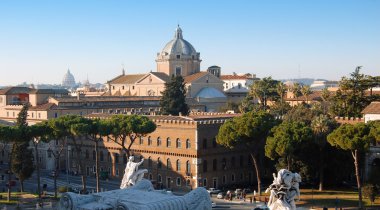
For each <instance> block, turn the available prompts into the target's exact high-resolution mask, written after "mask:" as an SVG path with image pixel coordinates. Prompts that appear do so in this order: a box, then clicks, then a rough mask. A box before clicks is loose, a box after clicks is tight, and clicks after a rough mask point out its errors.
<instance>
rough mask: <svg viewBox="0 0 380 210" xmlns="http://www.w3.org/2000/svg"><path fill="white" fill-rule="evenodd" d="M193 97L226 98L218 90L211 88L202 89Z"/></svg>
mask: <svg viewBox="0 0 380 210" xmlns="http://www.w3.org/2000/svg"><path fill="white" fill-rule="evenodd" d="M195 97H199V98H226V96H225V95H224V94H223V93H222V92H221V91H220V90H218V89H216V88H213V87H205V88H202V90H201V91H199V92H198V93H197V95H196V96H195Z"/></svg>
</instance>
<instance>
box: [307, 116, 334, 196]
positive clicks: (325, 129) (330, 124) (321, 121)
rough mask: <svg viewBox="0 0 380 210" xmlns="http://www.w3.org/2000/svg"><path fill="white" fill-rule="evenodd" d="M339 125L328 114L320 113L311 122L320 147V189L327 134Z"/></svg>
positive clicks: (321, 188) (321, 186)
mask: <svg viewBox="0 0 380 210" xmlns="http://www.w3.org/2000/svg"><path fill="white" fill-rule="evenodd" d="M336 127H337V123H336V121H334V120H332V119H330V118H329V117H328V116H327V115H322V114H321V115H319V116H318V117H316V118H314V119H313V121H312V122H311V128H312V130H313V133H314V142H315V144H316V146H317V147H318V148H319V162H318V164H319V191H322V190H323V179H324V168H325V161H324V158H325V148H326V144H327V135H328V134H329V133H331V132H332V131H333V130H334V129H335V128H336Z"/></svg>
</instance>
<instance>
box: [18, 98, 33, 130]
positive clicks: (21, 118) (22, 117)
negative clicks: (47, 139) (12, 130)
mask: <svg viewBox="0 0 380 210" xmlns="http://www.w3.org/2000/svg"><path fill="white" fill-rule="evenodd" d="M29 106H30V105H29V103H25V104H24V105H23V106H22V108H21V110H20V112H19V113H18V116H17V121H16V126H20V127H21V126H28V122H27V121H26V119H27V118H28V110H29Z"/></svg>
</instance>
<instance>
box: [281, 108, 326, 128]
mask: <svg viewBox="0 0 380 210" xmlns="http://www.w3.org/2000/svg"><path fill="white" fill-rule="evenodd" d="M321 113H322V111H321V110H320V109H319V108H315V107H314V105H312V107H311V108H310V105H309V104H304V103H302V104H298V105H296V106H294V107H292V109H291V110H289V111H288V112H287V113H286V114H285V116H284V121H286V122H295V121H298V122H303V123H305V124H306V125H310V123H311V121H312V120H313V118H314V117H315V116H318V115H320V114H321Z"/></svg>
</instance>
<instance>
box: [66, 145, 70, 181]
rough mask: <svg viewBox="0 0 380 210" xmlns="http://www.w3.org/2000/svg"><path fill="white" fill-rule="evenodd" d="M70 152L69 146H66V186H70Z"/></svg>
mask: <svg viewBox="0 0 380 210" xmlns="http://www.w3.org/2000/svg"><path fill="white" fill-rule="evenodd" d="M70 151H71V146H69V145H67V146H66V152H67V158H66V182H67V186H69V184H70V182H69V168H70V161H69V158H70Z"/></svg>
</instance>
